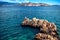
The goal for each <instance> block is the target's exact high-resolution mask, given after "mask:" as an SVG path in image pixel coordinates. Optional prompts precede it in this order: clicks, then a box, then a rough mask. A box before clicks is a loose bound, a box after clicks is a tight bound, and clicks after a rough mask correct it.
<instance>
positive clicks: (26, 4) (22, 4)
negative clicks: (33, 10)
mask: <svg viewBox="0 0 60 40" xmlns="http://www.w3.org/2000/svg"><path fill="white" fill-rule="evenodd" d="M19 6H50V5H49V4H46V3H32V2H28V3H20V4H19Z"/></svg>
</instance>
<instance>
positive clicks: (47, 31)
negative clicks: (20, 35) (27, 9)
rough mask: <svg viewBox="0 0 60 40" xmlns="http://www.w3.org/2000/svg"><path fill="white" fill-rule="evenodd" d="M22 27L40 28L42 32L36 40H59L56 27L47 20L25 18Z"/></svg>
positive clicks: (37, 35)
mask: <svg viewBox="0 0 60 40" xmlns="http://www.w3.org/2000/svg"><path fill="white" fill-rule="evenodd" d="M22 25H26V26H27V25H28V26H31V27H34V28H39V30H40V32H39V33H38V34H36V36H35V38H36V40H58V38H57V36H58V34H57V28H56V25H55V24H54V23H50V22H48V21H47V20H41V19H37V18H35V17H34V18H33V19H29V18H27V17H25V19H24V21H23V22H22Z"/></svg>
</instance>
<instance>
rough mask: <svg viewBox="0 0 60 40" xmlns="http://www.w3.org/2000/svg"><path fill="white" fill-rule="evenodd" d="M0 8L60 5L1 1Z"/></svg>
mask: <svg viewBox="0 0 60 40" xmlns="http://www.w3.org/2000/svg"><path fill="white" fill-rule="evenodd" d="M0 6H60V5H50V4H46V3H32V2H28V3H27V2H25V3H10V2H2V1H0Z"/></svg>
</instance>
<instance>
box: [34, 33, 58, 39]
mask: <svg viewBox="0 0 60 40" xmlns="http://www.w3.org/2000/svg"><path fill="white" fill-rule="evenodd" d="M35 39H36V40H58V39H57V38H56V37H53V36H51V35H49V34H44V33H38V34H36V36H35Z"/></svg>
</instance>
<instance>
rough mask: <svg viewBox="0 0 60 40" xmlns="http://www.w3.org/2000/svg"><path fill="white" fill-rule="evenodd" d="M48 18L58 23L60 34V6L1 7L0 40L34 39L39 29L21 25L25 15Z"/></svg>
mask: <svg viewBox="0 0 60 40" xmlns="http://www.w3.org/2000/svg"><path fill="white" fill-rule="evenodd" d="M25 16H26V17H28V18H30V19H31V18H33V17H36V18H39V19H46V20H48V21H49V22H54V23H55V24H56V25H57V29H58V30H57V31H58V34H59V35H60V33H59V32H60V7H58V6H50V7H20V6H15V7H12V6H10V7H9V6H7V7H0V40H32V39H33V38H34V36H35V34H36V33H38V32H39V30H38V29H34V28H30V27H22V26H20V24H21V22H22V21H23V19H24V17H25Z"/></svg>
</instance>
